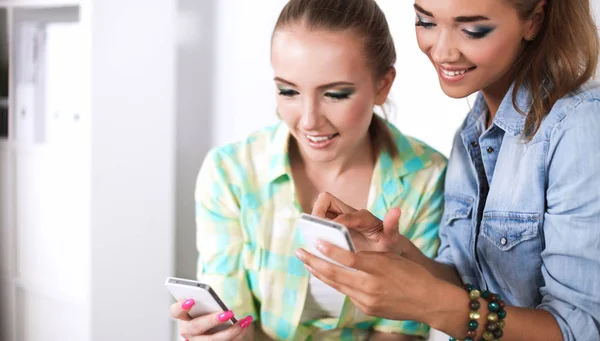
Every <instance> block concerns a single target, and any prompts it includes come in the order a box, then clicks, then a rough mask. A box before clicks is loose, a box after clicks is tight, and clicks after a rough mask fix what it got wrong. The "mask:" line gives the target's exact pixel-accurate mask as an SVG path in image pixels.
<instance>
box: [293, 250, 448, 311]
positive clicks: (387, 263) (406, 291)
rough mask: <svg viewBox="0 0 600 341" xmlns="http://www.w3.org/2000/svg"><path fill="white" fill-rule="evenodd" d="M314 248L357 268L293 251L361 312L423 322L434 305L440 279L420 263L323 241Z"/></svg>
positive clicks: (391, 254)
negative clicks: (350, 249)
mask: <svg viewBox="0 0 600 341" xmlns="http://www.w3.org/2000/svg"><path fill="white" fill-rule="evenodd" d="M317 248H318V249H319V251H321V252H322V253H323V254H324V255H326V256H327V257H330V258H331V259H333V260H335V261H337V262H339V263H341V264H343V265H345V266H347V267H350V268H353V269H356V270H357V271H352V270H348V269H345V268H343V267H340V266H337V265H334V264H332V263H329V262H327V261H324V260H322V259H320V258H318V257H315V256H313V255H312V254H310V253H308V252H306V251H305V250H302V249H298V250H297V251H296V255H297V257H298V258H299V259H300V260H302V262H304V263H305V264H306V266H307V269H308V270H309V271H310V272H311V273H312V274H313V275H314V276H315V277H317V278H319V279H320V280H322V281H323V282H325V283H326V284H328V285H329V286H331V287H333V288H334V289H336V290H338V291H339V292H341V293H343V294H345V295H347V296H348V297H350V298H351V299H352V301H353V302H354V304H355V305H356V306H357V307H358V308H359V309H360V310H361V311H362V312H364V313H365V314H367V315H370V316H377V317H382V318H386V319H391V320H413V321H418V322H425V323H427V321H425V319H426V318H427V317H428V316H429V315H430V313H431V312H432V311H433V308H435V307H432V309H430V306H432V305H431V304H429V303H430V302H431V297H432V293H434V292H435V290H436V288H437V287H438V285H439V284H440V282H442V281H441V280H439V279H437V278H436V277H435V276H433V275H432V274H431V273H430V272H429V271H427V270H426V269H425V268H424V267H423V266H421V265H419V264H417V263H415V262H412V261H410V260H408V259H406V258H404V257H401V256H399V255H397V254H394V253H389V252H388V253H381V252H360V253H352V252H349V251H346V250H343V249H341V248H338V247H335V246H333V245H331V244H328V243H325V242H320V243H319V244H318V245H317ZM444 283H445V282H444ZM433 306H435V304H433Z"/></svg>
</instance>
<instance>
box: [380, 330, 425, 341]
mask: <svg viewBox="0 0 600 341" xmlns="http://www.w3.org/2000/svg"><path fill="white" fill-rule="evenodd" d="M417 340H422V339H421V338H419V337H418V336H414V335H406V334H396V333H384V332H378V331H374V332H373V334H371V337H370V338H369V341H417Z"/></svg>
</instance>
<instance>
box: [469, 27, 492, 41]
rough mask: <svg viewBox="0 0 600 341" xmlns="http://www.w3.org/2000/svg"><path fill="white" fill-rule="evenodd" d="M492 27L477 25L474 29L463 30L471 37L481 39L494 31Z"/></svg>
mask: <svg viewBox="0 0 600 341" xmlns="http://www.w3.org/2000/svg"><path fill="white" fill-rule="evenodd" d="M494 29H495V28H494V27H477V30H476V31H470V30H463V32H464V33H465V34H466V35H467V36H468V37H469V38H471V39H481V38H483V37H485V36H487V35H488V34H490V33H492V31H494Z"/></svg>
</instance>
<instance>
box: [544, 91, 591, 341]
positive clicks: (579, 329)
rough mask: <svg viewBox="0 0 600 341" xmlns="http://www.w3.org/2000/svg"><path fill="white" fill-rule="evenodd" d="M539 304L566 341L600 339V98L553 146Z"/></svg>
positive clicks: (582, 107)
mask: <svg viewBox="0 0 600 341" xmlns="http://www.w3.org/2000/svg"><path fill="white" fill-rule="evenodd" d="M548 148H549V149H548V151H549V152H548V159H547V160H546V163H547V169H548V184H547V194H546V199H547V209H546V212H545V215H544V239H545V249H544V251H543V252H542V273H543V276H544V280H545V285H544V286H543V287H542V288H541V289H540V292H541V294H542V297H543V298H542V302H541V304H540V305H539V306H538V308H539V309H544V310H547V311H549V312H550V313H552V314H553V315H554V317H555V318H556V320H557V321H558V324H559V326H560V328H561V330H562V333H563V338H564V340H565V341H574V340H577V341H587V340H599V339H600V101H598V100H586V101H584V102H582V103H580V104H579V105H578V106H577V107H575V108H573V109H572V111H571V112H569V113H568V115H567V116H566V117H565V118H564V119H563V120H562V121H561V122H560V123H558V124H557V125H556V126H555V127H554V129H553V132H552V136H551V138H550V144H549V146H548Z"/></svg>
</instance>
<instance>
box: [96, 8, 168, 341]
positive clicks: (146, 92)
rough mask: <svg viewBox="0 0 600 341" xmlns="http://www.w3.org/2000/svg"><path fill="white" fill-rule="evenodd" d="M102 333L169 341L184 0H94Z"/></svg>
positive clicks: (99, 338)
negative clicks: (167, 284)
mask: <svg viewBox="0 0 600 341" xmlns="http://www.w3.org/2000/svg"><path fill="white" fill-rule="evenodd" d="M90 1H91V8H89V12H86V14H85V15H86V16H88V17H89V19H90V20H91V42H92V68H91V69H92V94H93V95H92V98H91V103H92V107H91V110H92V143H91V151H92V154H91V155H92V160H91V184H92V187H91V193H92V194H91V204H92V209H91V218H92V220H91V221H92V236H91V243H92V269H91V274H92V297H91V310H92V325H91V328H92V340H94V341H106V340H168V339H170V328H171V323H170V321H169V318H168V306H169V305H170V303H171V299H170V297H169V296H168V293H167V291H166V290H165V288H164V286H163V283H164V280H165V278H166V277H167V276H170V275H173V273H174V257H173V254H174V238H173V234H174V231H175V214H174V211H175V210H174V204H175V200H174V199H175V159H176V153H175V146H176V143H175V117H176V116H175V104H176V96H175V79H176V75H175V72H176V70H175V56H176V54H175V53H176V51H175V49H176V43H175V37H176V35H175V20H176V9H177V2H176V1H175V0H126V1H124V0H90Z"/></svg>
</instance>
